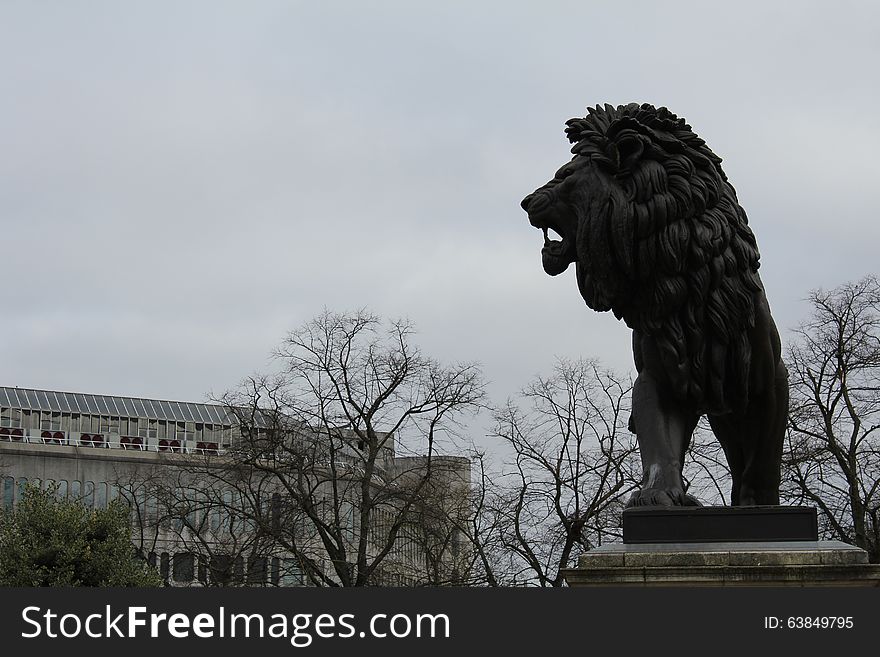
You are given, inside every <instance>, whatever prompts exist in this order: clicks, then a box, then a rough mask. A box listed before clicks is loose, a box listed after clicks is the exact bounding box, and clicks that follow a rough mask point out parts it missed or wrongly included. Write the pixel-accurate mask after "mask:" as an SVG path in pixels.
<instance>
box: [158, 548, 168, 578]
mask: <svg viewBox="0 0 880 657" xmlns="http://www.w3.org/2000/svg"><path fill="white" fill-rule="evenodd" d="M170 566H171V558H170V557H169V556H168V553H167V552H163V553H162V554H161V555H160V557H159V574H160V575H161V576H162V579H165V580H167V579H168V575H169V574H170V572H171V567H170Z"/></svg>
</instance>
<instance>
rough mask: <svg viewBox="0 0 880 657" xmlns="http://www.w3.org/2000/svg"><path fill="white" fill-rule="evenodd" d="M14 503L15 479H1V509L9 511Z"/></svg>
mask: <svg viewBox="0 0 880 657" xmlns="http://www.w3.org/2000/svg"><path fill="white" fill-rule="evenodd" d="M14 503H15V479H13V478H12V477H3V508H4V509H5V510H7V511H11V510H12V505H13V504H14Z"/></svg>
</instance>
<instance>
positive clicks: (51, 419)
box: [40, 411, 61, 431]
mask: <svg viewBox="0 0 880 657" xmlns="http://www.w3.org/2000/svg"><path fill="white" fill-rule="evenodd" d="M40 429H41V430H43V431H61V413H60V412H57V413H56V412H54V411H43V412H42V413H41V414H40Z"/></svg>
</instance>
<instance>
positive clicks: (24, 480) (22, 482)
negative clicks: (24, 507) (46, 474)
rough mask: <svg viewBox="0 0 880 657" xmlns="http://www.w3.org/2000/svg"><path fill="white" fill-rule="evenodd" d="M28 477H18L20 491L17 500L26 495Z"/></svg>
mask: <svg viewBox="0 0 880 657" xmlns="http://www.w3.org/2000/svg"><path fill="white" fill-rule="evenodd" d="M27 482H28V480H27V477H19V479H18V493H17V494H16V501H20V500H21V498H23V497H24V488H25V486H27Z"/></svg>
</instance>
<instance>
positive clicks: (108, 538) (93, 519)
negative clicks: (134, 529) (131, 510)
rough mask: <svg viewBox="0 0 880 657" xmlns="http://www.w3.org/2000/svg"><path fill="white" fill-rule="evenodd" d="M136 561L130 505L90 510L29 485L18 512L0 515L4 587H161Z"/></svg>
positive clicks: (1, 581) (0, 568)
mask: <svg viewBox="0 0 880 657" xmlns="http://www.w3.org/2000/svg"><path fill="white" fill-rule="evenodd" d="M159 584H161V580H160V579H159V577H158V575H157V574H156V573H155V571H153V569H151V568H150V567H149V566H148V565H147V564H146V563H145V562H144V561H142V560H140V559H138V558H136V557H135V554H134V548H133V546H132V543H131V527H130V525H129V519H128V507H127V506H125V505H124V504H122V503H118V502H114V503H112V504H111V505H110V506H109V507H108V508H106V509H95V510H91V509H88V508H87V507H85V506H84V505H83V504H81V503H79V502H73V501H67V500H64V501H61V500H57V499H56V497H55V494H54V491H52V490H40V489H39V488H37V487H34V486H30V485H29V486H27V487H26V489H25V492H24V496H23V498H22V499H21V501H20V502H19V503H18V505H17V506H16V508H15V509H13V510H10V511H6V512H4V513H2V515H0V585H2V586H127V587H131V586H158V585H159Z"/></svg>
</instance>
